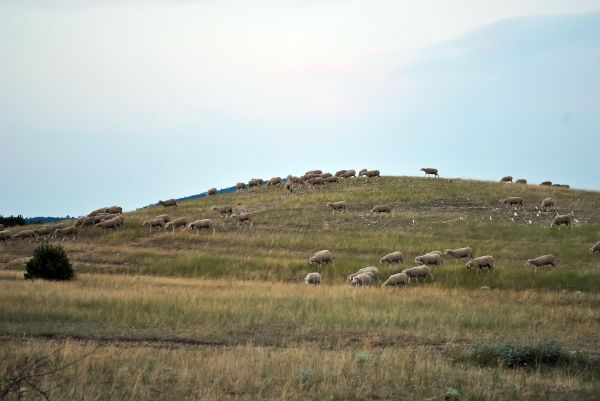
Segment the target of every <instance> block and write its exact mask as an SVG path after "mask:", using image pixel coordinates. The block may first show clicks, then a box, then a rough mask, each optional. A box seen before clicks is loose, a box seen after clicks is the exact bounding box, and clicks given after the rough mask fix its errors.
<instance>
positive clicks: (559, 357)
mask: <svg viewBox="0 0 600 401" xmlns="http://www.w3.org/2000/svg"><path fill="white" fill-rule="evenodd" d="M471 356H472V358H473V360H475V361H476V362H477V363H479V364H480V365H485V366H495V365H504V366H507V367H510V368H516V367H533V366H538V365H547V366H554V365H557V364H559V363H561V362H565V363H567V362H569V361H570V360H571V359H572V358H570V357H569V355H568V353H567V352H565V351H564V350H563V349H562V347H561V345H560V343H558V342H557V341H554V340H546V341H542V342H540V343H539V344H537V345H536V346H528V345H521V344H516V343H511V342H507V343H491V344H490V343H483V344H479V345H477V346H475V349H474V350H473V353H472V355H471Z"/></svg>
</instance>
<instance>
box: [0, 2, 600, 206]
mask: <svg viewBox="0 0 600 401" xmlns="http://www.w3.org/2000/svg"><path fill="white" fill-rule="evenodd" d="M83 3H84V2H82V1H76V0H46V1H44V0H37V1H36V0H21V1H16V0H13V1H5V2H2V3H1V4H0V141H1V142H0V143H1V144H2V151H3V152H2V154H3V158H2V161H3V165H4V166H5V170H4V172H3V173H2V174H0V188H1V192H2V197H1V199H2V202H1V203H0V214H18V213H22V214H24V215H26V216H32V215H65V214H71V215H79V214H83V213H86V212H87V211H89V210H91V209H95V208H97V207H100V206H104V205H109V204H120V205H122V206H123V207H124V208H126V209H133V208H135V207H139V206H143V205H146V204H148V203H151V202H156V200H158V199H159V198H168V197H180V196H186V195H191V194H195V193H200V192H204V191H206V189H207V188H209V187H213V186H216V187H227V186H231V185H234V184H235V183H236V182H237V181H247V180H248V179H249V178H251V177H255V176H256V177H263V178H269V177H271V176H277V175H278V176H285V175H287V174H288V173H294V174H300V173H302V172H304V171H305V170H308V169H311V168H321V169H324V170H330V171H334V170H337V169H341V168H355V169H360V168H363V167H367V168H378V169H380V170H381V171H382V173H383V174H386V175H387V174H389V175H417V174H418V173H419V172H418V170H419V168H420V167H423V166H430V165H431V166H437V167H439V168H440V170H441V173H442V176H445V177H469V178H478V179H493V180H496V179H498V178H499V177H500V176H503V175H507V174H511V175H513V176H515V177H524V178H527V179H528V180H529V181H530V182H533V183H537V182H540V181H542V180H546V179H550V180H552V181H554V182H559V183H568V184H571V185H572V186H575V187H579V188H589V189H600V178H599V177H598V174H597V170H598V162H597V161H596V153H597V149H599V148H600V72H599V68H598V67H600V44H599V43H600V1H577V0H570V1H560V0H555V1H549V0H543V1H542V0H539V1H531V0H521V1H513V0H507V1H503V2H495V1H494V2H492V1H487V2H486V1H475V0H462V1H441V0H428V1H423V2H414V1H391V0H390V1H366V0H356V1H344V0H329V1H318V0H312V1H301V0H288V1H284V0H279V1H275V0H273V1H253V0H249V1H234V0H231V1H228V0H224V1H216V0H215V1H192V0H189V1H167V0H155V1H141V0H140V1H135V0H125V1H101V0H98V1H93V2H85V4H86V5H85V6H83V5H82V4H83ZM414 3H418V4H414ZM496 3H501V4H496Z"/></svg>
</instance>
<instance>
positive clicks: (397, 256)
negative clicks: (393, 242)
mask: <svg viewBox="0 0 600 401" xmlns="http://www.w3.org/2000/svg"><path fill="white" fill-rule="evenodd" d="M384 262H387V263H389V264H390V265H391V264H392V263H396V262H400V263H402V264H404V254H403V253H402V252H401V251H395V252H392V253H388V254H387V255H385V256H383V257H382V258H381V259H379V263H384Z"/></svg>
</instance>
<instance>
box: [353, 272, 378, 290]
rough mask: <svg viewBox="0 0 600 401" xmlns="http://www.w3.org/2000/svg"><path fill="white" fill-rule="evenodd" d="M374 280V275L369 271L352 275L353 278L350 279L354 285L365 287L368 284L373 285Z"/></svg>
mask: <svg viewBox="0 0 600 401" xmlns="http://www.w3.org/2000/svg"><path fill="white" fill-rule="evenodd" d="M373 281H374V280H373V276H372V275H370V274H368V273H360V274H357V275H356V276H354V277H352V280H350V285H351V286H352V287H364V286H367V285H371V283H373Z"/></svg>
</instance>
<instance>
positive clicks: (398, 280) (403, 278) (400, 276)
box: [381, 272, 410, 287]
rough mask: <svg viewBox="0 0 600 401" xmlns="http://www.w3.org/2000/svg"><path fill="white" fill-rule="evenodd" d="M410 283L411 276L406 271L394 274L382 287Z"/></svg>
mask: <svg viewBox="0 0 600 401" xmlns="http://www.w3.org/2000/svg"><path fill="white" fill-rule="evenodd" d="M406 284H410V277H408V275H407V274H406V273H404V272H403V273H396V274H392V275H391V276H390V277H388V279H387V280H386V281H385V283H383V284H382V285H381V287H395V286H399V285H406Z"/></svg>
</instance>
